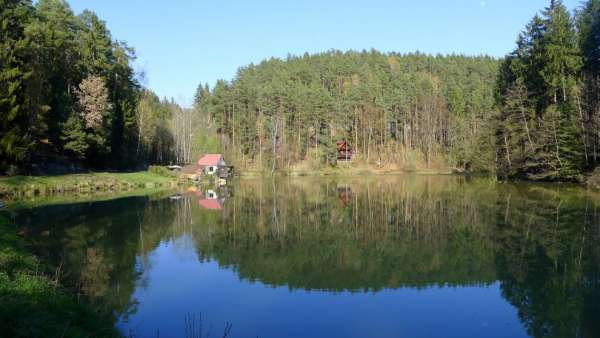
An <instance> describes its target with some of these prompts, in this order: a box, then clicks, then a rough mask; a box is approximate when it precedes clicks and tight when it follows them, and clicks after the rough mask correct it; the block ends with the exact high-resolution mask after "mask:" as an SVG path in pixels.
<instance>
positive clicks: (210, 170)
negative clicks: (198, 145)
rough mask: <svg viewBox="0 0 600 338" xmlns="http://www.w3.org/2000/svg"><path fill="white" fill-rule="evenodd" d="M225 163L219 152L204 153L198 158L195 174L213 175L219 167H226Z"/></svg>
mask: <svg viewBox="0 0 600 338" xmlns="http://www.w3.org/2000/svg"><path fill="white" fill-rule="evenodd" d="M226 167H227V163H225V159H224V158H223V155H221V154H206V155H204V156H202V157H201V158H200V159H199V160H198V170H197V172H196V173H197V174H204V175H215V174H217V173H218V172H219V169H220V168H226Z"/></svg>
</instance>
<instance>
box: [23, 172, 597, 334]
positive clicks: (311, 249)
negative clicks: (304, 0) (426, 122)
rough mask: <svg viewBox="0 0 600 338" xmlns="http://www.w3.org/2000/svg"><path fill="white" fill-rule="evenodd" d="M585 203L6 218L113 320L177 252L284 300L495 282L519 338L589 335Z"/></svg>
mask: <svg viewBox="0 0 600 338" xmlns="http://www.w3.org/2000/svg"><path fill="white" fill-rule="evenodd" d="M598 206H599V204H598V203H597V202H596V201H595V198H593V197H591V196H588V195H587V193H586V192H584V191H583V190H580V189H578V188H574V187H561V186H558V185H539V184H497V183H494V182H491V181H489V180H486V179H477V178H473V179H471V178H465V177H454V176H400V177H372V178H335V179H313V178H302V179H288V178H285V179H283V178H280V179H274V180H270V179H267V180H264V179H256V180H253V179H242V180H238V181H236V182H234V183H233V184H231V185H230V186H227V187H221V188H212V189H204V190H201V191H198V192H195V193H185V194H183V195H174V196H170V197H169V196H163V195H158V196H148V197H134V198H127V199H120V200H113V201H105V202H97V203H85V204H74V205H63V206H48V207H40V208H35V209H33V210H31V211H24V212H18V213H16V214H15V215H13V216H14V220H15V222H16V224H20V225H24V227H23V230H22V231H23V232H24V233H25V234H26V235H27V236H29V237H30V238H31V239H32V240H33V241H34V242H35V247H36V248H37V251H38V253H39V254H40V255H41V256H42V257H43V258H44V259H46V260H48V261H49V262H51V263H52V264H53V265H54V266H56V267H59V266H60V267H61V271H63V272H62V273H63V278H65V279H67V280H68V281H70V283H71V284H72V285H73V287H75V288H77V289H78V290H79V291H80V294H81V295H82V296H83V297H84V298H85V299H87V300H88V301H90V302H92V303H94V304H96V305H97V308H98V309H100V310H101V311H106V312H108V313H114V314H115V316H116V317H126V316H127V315H128V314H130V313H134V312H135V311H136V302H137V300H136V299H134V297H133V294H134V291H135V289H136V288H138V287H143V286H144V284H145V283H147V273H148V271H150V270H151V269H152V259H151V256H152V253H153V252H154V251H155V250H156V248H157V247H158V246H159V245H160V244H161V243H165V242H176V243H186V245H187V246H186V247H183V248H181V251H182V252H184V253H187V254H190V251H192V253H193V254H194V255H195V256H197V257H198V259H199V260H200V261H202V262H206V261H214V262H217V263H218V264H219V265H220V266H221V267H223V268H226V269H231V270H233V271H235V272H236V273H237V274H238V275H239V277H240V278H241V279H242V280H246V281H260V282H262V283H264V284H267V285H271V286H287V287H288V288H289V289H290V290H291V292H293V290H296V289H301V290H319V291H324V292H334V293H335V292H344V291H349V292H378V291H380V290H383V289H397V288H406V287H409V288H429V287H447V286H487V285H490V284H492V283H496V282H499V283H500V287H501V291H502V296H503V297H504V298H505V299H506V301H508V302H509V303H510V304H512V305H513V306H515V307H516V308H517V309H518V314H519V318H520V320H521V322H522V323H523V325H524V327H525V328H526V329H527V332H528V333H529V335H531V336H533V337H596V336H600V324H599V323H598V321H597V320H596V318H598V316H599V315H600V283H599V280H600V279H599V277H600V275H599V271H600V270H599V267H600V249H599V247H598V245H597V243H598V240H599V239H600V234H599V230H600V210H599V209H598ZM181 238H185V239H186V240H185V241H178V239H181Z"/></svg>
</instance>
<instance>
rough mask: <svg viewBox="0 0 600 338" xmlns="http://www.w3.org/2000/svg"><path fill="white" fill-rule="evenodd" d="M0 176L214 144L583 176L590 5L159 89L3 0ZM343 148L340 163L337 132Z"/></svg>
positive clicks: (599, 3)
mask: <svg viewBox="0 0 600 338" xmlns="http://www.w3.org/2000/svg"><path fill="white" fill-rule="evenodd" d="M0 27H1V30H0V34H1V39H0V45H1V48H0V79H1V81H0V111H1V112H2V115H1V117H0V173H2V174H7V175H16V174H42V173H52V172H76V171H83V170H104V169H114V170H134V169H140V168H145V167H146V166H147V165H149V164H169V163H177V164H186V163H192V162H194V161H195V160H196V159H197V156H198V154H202V153H213V152H220V153H223V154H225V156H226V157H227V158H228V160H229V162H231V163H232V164H233V165H235V166H236V168H238V169H239V170H242V171H244V170H249V171H252V170H254V171H261V172H262V171H276V170H296V169H299V168H308V169H310V170H320V169H322V168H327V167H336V166H342V165H343V166H350V167H352V166H361V165H362V166H371V167H376V168H388V169H396V170H402V171H420V170H445V169H451V170H456V171H461V172H487V173H493V174H495V175H496V176H498V177H499V178H501V179H530V180H547V181H581V180H582V179H583V177H584V175H585V174H586V173H588V172H591V171H593V170H594V168H595V167H596V166H597V164H598V162H599V161H600V158H599V152H600V149H599V148H600V134H599V130H600V129H599V127H600V0H588V1H587V2H585V3H584V4H583V5H582V6H581V7H580V8H578V9H577V10H576V11H575V12H574V13H570V12H569V11H568V10H567V9H566V7H565V6H564V5H563V4H562V2H561V1H559V0H553V1H550V4H549V6H548V7H547V8H545V9H543V10H542V11H541V12H540V14H539V15H536V16H535V17H534V18H532V19H531V21H530V23H529V24H528V25H527V26H526V27H525V28H524V30H523V31H522V33H521V34H520V35H519V36H518V37H517V40H516V47H515V49H514V51H512V52H511V53H510V54H508V55H507V56H506V57H504V58H502V59H496V58H493V57H489V56H465V55H428V54H423V53H419V52H415V53H410V54H399V53H382V52H378V51H376V50H369V51H347V52H342V51H337V50H331V51H327V52H323V53H318V54H304V55H298V56H294V55H290V56H288V57H287V58H285V59H280V58H271V59H268V60H265V61H262V62H260V63H259V64H249V65H247V66H243V67H241V68H239V70H238V72H237V74H236V76H235V77H234V78H233V79H231V80H229V81H228V80H220V81H218V82H217V83H216V84H215V85H214V86H212V88H211V87H209V85H207V84H200V85H199V86H198V89H197V92H196V95H195V99H194V104H193V106H192V107H182V106H180V105H178V104H177V103H176V102H174V100H173V99H161V98H159V97H158V96H157V95H156V94H154V93H153V92H152V91H151V90H150V89H148V88H145V87H144V86H143V85H142V83H144V76H143V74H140V73H139V72H136V71H134V69H133V65H132V64H133V61H134V59H135V52H134V49H133V48H131V47H130V46H128V45H127V44H126V43H125V42H123V41H120V40H117V39H115V38H113V37H112V35H111V33H110V31H109V29H108V28H107V26H106V23H105V22H104V21H102V20H101V19H100V18H98V16H97V15H96V14H94V13H93V12H91V11H84V12H82V13H81V14H79V15H75V14H74V13H73V11H72V10H71V9H70V7H69V5H68V4H67V2H66V1H63V0H40V1H37V2H36V4H35V5H33V4H32V2H31V1H29V0H1V1H0ZM339 141H345V142H348V143H349V144H351V145H352V146H353V148H354V152H355V154H356V155H355V157H354V159H353V161H352V163H349V164H347V163H344V164H342V163H337V161H336V156H335V155H336V142H339Z"/></svg>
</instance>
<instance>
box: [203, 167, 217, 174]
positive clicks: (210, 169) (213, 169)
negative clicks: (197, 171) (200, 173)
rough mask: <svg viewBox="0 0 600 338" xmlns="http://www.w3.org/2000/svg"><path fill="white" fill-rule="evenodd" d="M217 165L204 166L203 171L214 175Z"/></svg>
mask: <svg viewBox="0 0 600 338" xmlns="http://www.w3.org/2000/svg"><path fill="white" fill-rule="evenodd" d="M218 169H219V167H217V166H214V165H209V166H207V167H206V168H204V172H205V173H206V174H208V175H214V174H216V173H217V171H218Z"/></svg>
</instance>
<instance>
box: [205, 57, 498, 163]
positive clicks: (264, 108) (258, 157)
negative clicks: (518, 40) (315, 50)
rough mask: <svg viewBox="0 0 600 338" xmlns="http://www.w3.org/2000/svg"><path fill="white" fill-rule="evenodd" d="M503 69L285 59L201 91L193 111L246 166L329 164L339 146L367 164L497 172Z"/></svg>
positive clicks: (414, 61)
mask: <svg viewBox="0 0 600 338" xmlns="http://www.w3.org/2000/svg"><path fill="white" fill-rule="evenodd" d="M497 69H498V61H497V60H495V59H493V58H490V57H486V56H481V57H467V56H460V55H451V56H441V55H438V56H430V55H425V54H421V53H415V54H407V55H401V54H396V53H380V52H377V51H374V50H372V51H362V52H354V51H349V52H345V53H344V52H340V51H330V52H326V53H322V54H315V55H309V54H305V55H303V56H298V57H296V56H288V57H287V59H285V60H281V59H275V58H273V59H269V60H266V61H263V62H261V63H260V64H258V65H252V64H251V65H249V66H246V67H242V68H240V69H239V71H238V73H237V75H236V77H235V78H234V79H233V80H232V81H231V82H227V81H223V80H221V81H218V82H217V83H216V85H215V86H214V88H212V89H209V88H208V87H207V86H206V85H204V86H202V85H200V86H199V87H198V90H197V94H196V100H195V108H196V110H197V111H199V112H204V113H205V114H207V115H209V116H210V117H211V118H212V122H213V123H214V128H215V131H216V132H217V134H218V135H219V137H220V140H221V144H222V145H223V148H224V150H225V151H226V153H228V154H229V155H230V157H231V158H234V159H238V163H236V164H237V165H241V166H242V167H256V168H265V169H269V170H272V169H283V168H288V167H291V166H293V165H295V164H297V163H299V162H301V161H306V160H312V161H313V163H315V162H316V163H320V164H322V165H324V164H328V163H329V164H331V163H332V162H334V160H335V151H336V148H335V142H336V141H340V140H347V141H349V142H350V143H351V144H352V145H353V146H354V149H355V151H356V152H357V157H356V158H357V161H362V162H366V163H370V164H378V165H380V166H385V165H404V166H405V167H406V165H410V166H413V167H414V166H416V165H419V164H421V165H423V166H428V167H431V166H435V165H441V164H443V165H451V166H456V167H460V168H477V169H491V168H492V166H490V164H493V157H492V156H493V150H492V149H491V144H492V142H491V139H490V138H489V137H490V134H489V133H488V132H487V130H489V129H488V127H487V124H488V122H489V121H490V120H491V117H492V116H493V112H494V83H495V78H496V74H497ZM487 148H489V149H487Z"/></svg>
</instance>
